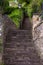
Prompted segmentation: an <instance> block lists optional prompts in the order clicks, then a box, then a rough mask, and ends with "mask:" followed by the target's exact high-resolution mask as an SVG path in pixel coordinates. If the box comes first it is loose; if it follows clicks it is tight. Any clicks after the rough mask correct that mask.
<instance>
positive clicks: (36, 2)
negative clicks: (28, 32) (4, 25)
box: [0, 0, 43, 28]
mask: <svg viewBox="0 0 43 65" xmlns="http://www.w3.org/2000/svg"><path fill="white" fill-rule="evenodd" d="M9 1H12V0H0V6H1V8H3V13H4V14H8V16H9V17H10V18H11V19H12V20H13V22H14V23H15V24H16V25H17V27H18V28H19V25H20V21H21V20H22V19H23V11H24V12H25V13H27V15H28V16H29V17H30V18H31V17H32V15H33V13H38V12H39V13H40V12H41V3H42V2H43V0H15V1H17V2H18V4H19V3H20V4H21V6H22V8H21V9H18V8H17V7H16V6H15V7H10V6H9ZM13 1H14V0H13ZM18 4H17V6H18Z"/></svg>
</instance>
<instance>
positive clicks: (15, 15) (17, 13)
mask: <svg viewBox="0 0 43 65" xmlns="http://www.w3.org/2000/svg"><path fill="white" fill-rule="evenodd" d="M8 16H9V17H10V18H11V19H12V20H13V22H14V23H15V24H16V26H17V28H19V26H20V21H21V20H22V18H23V11H22V10H21V9H18V8H16V9H14V11H12V12H11V13H10V14H9V15H8Z"/></svg>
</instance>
